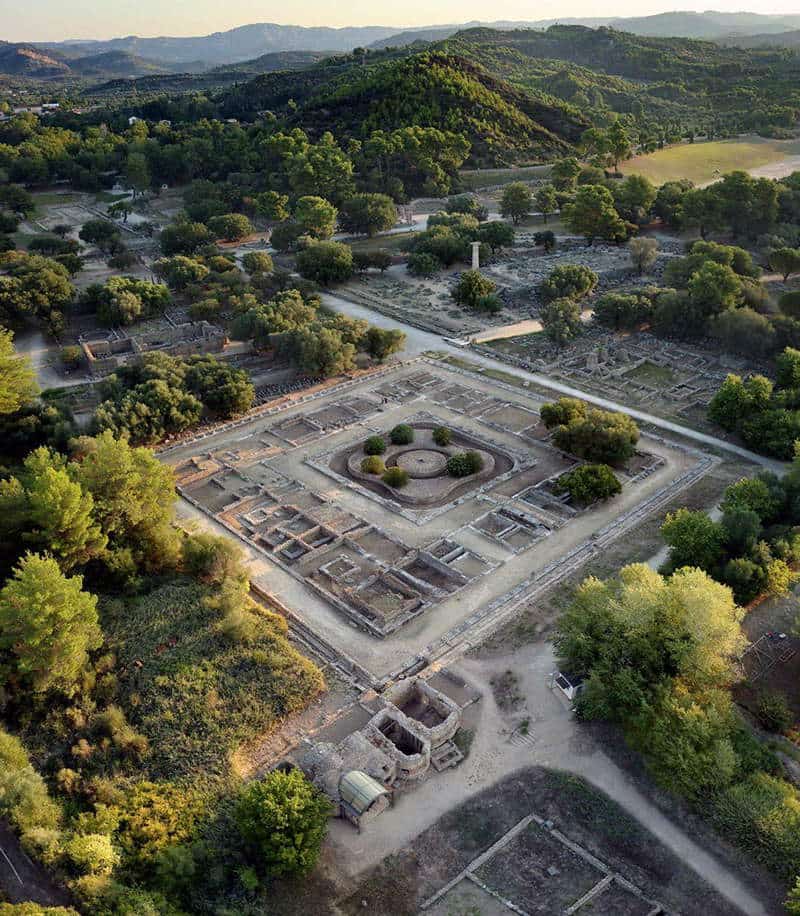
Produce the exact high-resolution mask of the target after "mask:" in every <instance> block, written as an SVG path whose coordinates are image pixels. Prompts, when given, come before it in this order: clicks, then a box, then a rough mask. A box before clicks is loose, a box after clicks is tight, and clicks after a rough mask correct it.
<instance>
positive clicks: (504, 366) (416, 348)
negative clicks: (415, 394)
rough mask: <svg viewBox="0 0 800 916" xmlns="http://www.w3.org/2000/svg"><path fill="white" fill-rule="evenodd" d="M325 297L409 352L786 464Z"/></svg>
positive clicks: (776, 467)
mask: <svg viewBox="0 0 800 916" xmlns="http://www.w3.org/2000/svg"><path fill="white" fill-rule="evenodd" d="M322 299H323V301H324V303H325V305H327V306H329V307H330V308H332V309H334V310H336V311H337V312H344V313H345V314H347V315H350V316H351V317H353V318H364V319H366V320H367V321H370V322H372V324H376V325H378V326H379V327H385V328H400V329H401V330H402V331H404V332H405V334H406V338H407V340H406V354H407V355H408V356H418V355H419V354H420V353H425V352H426V351H434V350H438V351H440V352H444V353H447V354H448V355H450V356H458V357H460V358H462V359H465V358H466V359H469V361H470V362H473V363H475V364H476V365H478V366H482V367H483V368H485V369H494V370H498V371H502V372H507V373H509V374H511V375H515V376H517V377H518V378H522V379H525V380H527V381H529V382H531V383H532V384H535V385H538V386H540V387H541V388H547V389H549V390H551V391H555V392H556V393H558V394H559V395H566V396H568V397H573V398H581V399H582V400H584V401H588V402H589V403H590V404H596V405H597V406H598V407H602V408H604V409H606V410H616V411H620V412H622V413H627V414H628V415H629V416H631V417H633V418H634V420H638V421H639V422H640V423H647V424H649V425H650V426H653V427H655V428H656V429H661V430H663V431H664V432H667V433H671V434H673V435H678V436H681V437H682V438H684V439H689V440H691V441H693V442H697V443H698V444H699V445H702V446H706V447H710V448H714V449H718V450H720V451H725V452H729V453H731V454H734V455H738V456H739V457H740V458H745V459H747V460H748V461H752V462H754V463H756V464H760V465H761V466H762V467H765V468H768V469H769V470H772V471H776V472H778V473H780V472H782V471H784V470H785V468H786V465H784V464H783V463H781V462H780V461H775V460H773V459H772V458H766V457H765V456H763V455H756V454H755V452H751V451H749V450H748V449H746V448H743V447H742V446H740V445H736V444H735V443H734V442H727V441H726V440H725V439H719V438H717V437H716V436H709V435H707V434H706V433H701V432H699V431H698V430H696V429H691V428H690V427H688V426H681V425H680V424H679V423H673V422H671V421H670V420H665V419H664V418H663V417H659V416H656V415H655V414H650V413H646V412H645V411H643V410H638V409H635V408H632V407H628V406H627V405H625V404H620V403H618V402H616V401H611V400H609V399H608V398H603V397H600V396H598V395H595V394H588V393H587V392H585V391H581V390H580V389H579V388H574V387H572V386H571V385H567V384H565V383H563V382H558V381H556V380H555V379H551V378H548V377H547V376H545V375H539V374H538V373H536V372H527V371H526V370H524V369H519V368H517V367H516V366H512V365H510V364H509V363H504V362H502V360H498V359H492V358H491V357H489V356H484V355H483V354H482V353H475V352H473V351H465V347H466V341H454V340H452V339H449V338H444V337H440V336H439V335H438V334H433V333H431V332H430V331H423V330H421V329H420V328H415V327H413V326H411V325H407V324H404V323H403V322H401V321H398V320H397V319H396V318H390V317H388V316H385V315H381V314H379V313H377V312H374V311H373V310H372V309H369V308H365V307H364V306H362V305H357V304H356V303H354V302H350V301H349V300H348V299H343V298H342V297H341V296H336V295H334V294H333V293H325V294H323V297H322Z"/></svg>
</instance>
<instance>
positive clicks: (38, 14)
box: [0, 0, 800, 41]
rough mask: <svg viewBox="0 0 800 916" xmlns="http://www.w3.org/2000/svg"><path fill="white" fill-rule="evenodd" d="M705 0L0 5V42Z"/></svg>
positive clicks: (587, 11) (515, 14) (540, 15)
mask: <svg viewBox="0 0 800 916" xmlns="http://www.w3.org/2000/svg"><path fill="white" fill-rule="evenodd" d="M710 6H711V4H709V2H708V0H705V2H703V0H700V2H697V3H692V2H691V0H690V2H688V3H687V2H684V0H677V2H676V3H675V4H669V3H664V2H659V0H612V2H611V3H609V4H608V5H607V6H606V5H604V4H603V5H601V4H598V3H597V2H593V0H543V2H540V3H531V2H530V0H527V2H526V0H502V2H500V3H496V4H489V5H487V4H486V3H485V2H482V0H437V2H436V3H430V2H429V0H425V2H423V0H405V2H402V3H390V2H387V0H348V2H346V3H333V2H331V0H297V2H295V3H293V4H285V3H281V4H277V3H264V2H258V0H223V2H220V0H0V23H2V28H0V39H4V40H6V41H26V40H27V41H56V40H59V39H63V38H114V37H118V36H121V35H133V34H136V35H147V36H151V35H206V34H208V33H209V32H216V31H223V30H225V29H231V28H234V27H235V26H238V25H246V24H247V23H250V22H281V23H285V24H287V25H306V26H308V25H329V26H345V25H387V26H398V27H405V26H420V25H432V24H436V23H458V22H466V21H469V20H472V19H476V20H484V21H486V20H490V19H491V20H497V19H512V20H533V19H551V18H556V17H559V16H561V17H567V16H643V15H648V14H650V13H660V12H664V11H665V10H669V9H675V8H676V7H677V8H678V9H686V10H688V9H691V10H697V11H701V10H704V9H708V8H709V7H710ZM713 9H717V10H727V11H735V10H741V9H750V10H753V11H754V12H756V11H757V12H759V13H797V12H800V9H798V3H797V0H728V2H725V0H717V2H716V3H714V4H713Z"/></svg>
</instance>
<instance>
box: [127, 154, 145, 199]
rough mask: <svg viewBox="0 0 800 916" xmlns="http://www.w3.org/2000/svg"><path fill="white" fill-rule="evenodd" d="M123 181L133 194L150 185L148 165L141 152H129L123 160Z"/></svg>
mask: <svg viewBox="0 0 800 916" xmlns="http://www.w3.org/2000/svg"><path fill="white" fill-rule="evenodd" d="M125 181H126V183H127V185H128V187H129V188H131V189H132V190H133V196H134V197H136V194H137V192H139V193H141V192H142V191H146V190H147V189H148V188H149V187H150V167H149V166H148V164H147V158H146V157H145V155H144V154H143V153H129V154H128V158H127V160H126V162H125Z"/></svg>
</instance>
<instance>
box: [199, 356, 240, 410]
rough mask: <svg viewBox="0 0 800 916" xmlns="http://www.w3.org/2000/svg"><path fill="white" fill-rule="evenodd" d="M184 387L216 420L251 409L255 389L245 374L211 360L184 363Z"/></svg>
mask: <svg viewBox="0 0 800 916" xmlns="http://www.w3.org/2000/svg"><path fill="white" fill-rule="evenodd" d="M186 386H187V388H188V389H189V390H190V391H191V392H192V393H193V394H195V395H196V396H197V397H198V398H199V399H200V400H201V401H202V402H203V404H204V405H205V406H206V407H207V408H208V409H209V410H212V411H213V412H214V413H215V414H216V416H218V417H222V418H224V419H227V418H228V417H235V416H238V415H239V414H242V413H246V412H247V411H248V410H250V408H251V407H252V406H253V399H254V397H255V389H254V388H253V383H252V382H251V381H250V375H249V373H248V372H247V371H246V370H244V369H236V368H234V367H233V366H231V365H229V364H228V363H226V362H222V361H221V360H218V359H215V358H214V357H213V356H210V355H205V356H193V357H191V358H190V359H189V360H188V361H187V369H186Z"/></svg>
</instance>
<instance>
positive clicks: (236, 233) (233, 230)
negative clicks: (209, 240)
mask: <svg viewBox="0 0 800 916" xmlns="http://www.w3.org/2000/svg"><path fill="white" fill-rule="evenodd" d="M208 228H209V230H210V231H211V233H212V234H213V235H214V237H215V238H218V239H224V240H225V241H226V242H239V241H241V240H242V239H244V238H247V236H248V235H251V234H252V232H253V224H252V223H251V222H250V220H249V219H248V218H247V217H246V216H245V215H244V214H243V213H225V214H223V215H222V216H212V217H211V219H210V220H209V221H208Z"/></svg>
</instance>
